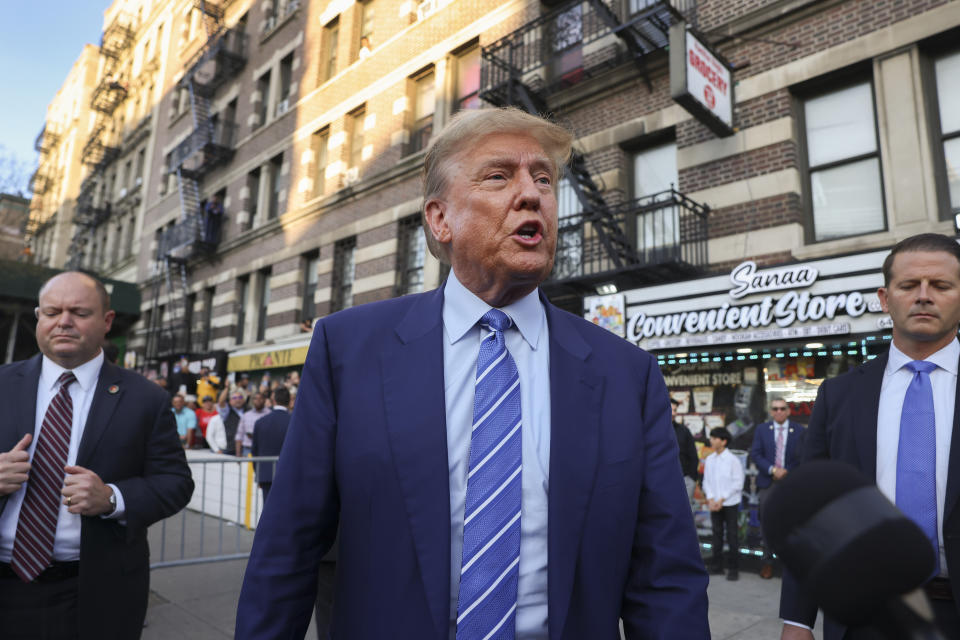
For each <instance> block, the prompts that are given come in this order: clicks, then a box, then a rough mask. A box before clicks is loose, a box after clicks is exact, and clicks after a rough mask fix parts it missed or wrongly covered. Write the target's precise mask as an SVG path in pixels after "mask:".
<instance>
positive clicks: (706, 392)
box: [693, 387, 713, 413]
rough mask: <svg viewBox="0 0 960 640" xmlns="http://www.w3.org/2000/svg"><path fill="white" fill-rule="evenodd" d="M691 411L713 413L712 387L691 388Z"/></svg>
mask: <svg viewBox="0 0 960 640" xmlns="http://www.w3.org/2000/svg"><path fill="white" fill-rule="evenodd" d="M693 410H694V411H696V412H697V413H710V412H711V411H713V387H694V388H693Z"/></svg>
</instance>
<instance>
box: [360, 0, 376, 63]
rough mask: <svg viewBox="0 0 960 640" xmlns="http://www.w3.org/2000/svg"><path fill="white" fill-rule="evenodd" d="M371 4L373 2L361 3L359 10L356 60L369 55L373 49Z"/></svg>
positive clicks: (371, 0) (370, 0) (369, 0)
mask: <svg viewBox="0 0 960 640" xmlns="http://www.w3.org/2000/svg"><path fill="white" fill-rule="evenodd" d="M373 3H374V0H367V1H366V2H361V3H360V6H359V9H360V34H359V38H358V43H359V44H358V45H357V58H359V59H360V60H363V59H364V58H366V57H367V56H369V55H370V51H371V50H372V49H373Z"/></svg>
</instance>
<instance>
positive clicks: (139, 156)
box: [134, 148, 147, 186]
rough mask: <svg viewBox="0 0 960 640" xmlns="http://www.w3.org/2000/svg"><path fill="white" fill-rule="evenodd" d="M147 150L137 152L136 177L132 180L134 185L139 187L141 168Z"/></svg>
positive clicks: (141, 179) (141, 178) (141, 177)
mask: <svg viewBox="0 0 960 640" xmlns="http://www.w3.org/2000/svg"><path fill="white" fill-rule="evenodd" d="M146 157H147V150H146V149H144V148H141V149H140V151H138V152H137V177H136V179H135V180H134V185H135V186H139V185H140V184H141V183H142V182H143V167H144V165H145V163H146Z"/></svg>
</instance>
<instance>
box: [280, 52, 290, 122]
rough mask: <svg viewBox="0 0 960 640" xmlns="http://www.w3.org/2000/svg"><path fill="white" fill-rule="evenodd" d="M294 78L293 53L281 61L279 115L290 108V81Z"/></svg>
mask: <svg viewBox="0 0 960 640" xmlns="http://www.w3.org/2000/svg"><path fill="white" fill-rule="evenodd" d="M292 79H293V54H292V53H291V54H289V55H287V56H284V58H283V59H282V60H281V61H280V101H279V102H278V103H277V115H278V116H281V115H283V114H284V113H286V112H287V109H289V108H290V83H291V82H292Z"/></svg>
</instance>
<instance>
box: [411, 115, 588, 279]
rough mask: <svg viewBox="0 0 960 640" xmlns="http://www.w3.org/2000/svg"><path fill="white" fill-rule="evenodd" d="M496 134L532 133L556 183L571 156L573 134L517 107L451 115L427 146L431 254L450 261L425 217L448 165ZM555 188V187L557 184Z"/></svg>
mask: <svg viewBox="0 0 960 640" xmlns="http://www.w3.org/2000/svg"><path fill="white" fill-rule="evenodd" d="M495 133H514V134H524V135H528V136H532V137H533V139H534V140H536V141H537V143H538V144H539V145H540V147H541V148H542V149H543V151H544V153H546V154H547V158H548V159H549V160H550V163H551V164H552V165H553V167H552V169H553V176H552V177H553V184H554V185H556V183H557V180H558V179H559V178H560V176H561V174H562V172H563V167H564V165H566V163H567V160H568V159H569V158H570V149H571V146H572V145H573V134H571V133H570V132H569V131H567V130H566V129H564V128H563V127H561V126H560V125H557V124H554V123H552V122H550V121H548V120H545V119H543V118H541V117H539V116H535V115H531V114H529V113H527V112H526V111H522V110H520V109H518V108H516V107H500V108H497V109H471V110H465V111H460V112H458V113H457V114H456V115H454V116H453V118H451V120H450V122H449V123H447V125H446V126H445V127H444V128H443V130H442V131H441V132H440V134H439V135H437V136H435V137H434V138H433V139H432V140H431V141H430V145H429V146H428V147H427V154H426V156H425V157H424V159H423V207H422V210H421V214H420V215H421V221H422V223H423V233H424V236H425V237H426V239H427V247H429V249H430V253H432V254H433V255H434V256H436V257H437V258H438V259H439V260H441V261H442V262H447V263H449V258H448V256H447V254H446V251H445V250H444V248H443V247H442V246H441V244H440V243H439V242H437V241H436V239H435V238H434V237H433V233H431V232H430V227H429V225H428V224H427V219H426V213H425V211H426V204H427V202H428V201H429V200H431V199H433V198H442V197H443V196H444V193H445V192H446V190H447V187H448V182H449V179H450V176H449V175H447V171H448V169H447V167H448V165H449V164H450V161H451V159H452V158H453V157H454V156H456V155H457V154H459V153H461V152H462V151H465V150H466V149H467V148H468V147H467V145H468V143H469V144H473V145H475V144H476V143H477V141H479V140H480V139H481V138H483V137H485V136H488V135H491V134H495ZM554 188H556V186H554Z"/></svg>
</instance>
